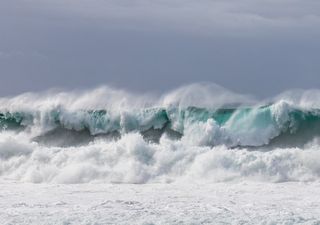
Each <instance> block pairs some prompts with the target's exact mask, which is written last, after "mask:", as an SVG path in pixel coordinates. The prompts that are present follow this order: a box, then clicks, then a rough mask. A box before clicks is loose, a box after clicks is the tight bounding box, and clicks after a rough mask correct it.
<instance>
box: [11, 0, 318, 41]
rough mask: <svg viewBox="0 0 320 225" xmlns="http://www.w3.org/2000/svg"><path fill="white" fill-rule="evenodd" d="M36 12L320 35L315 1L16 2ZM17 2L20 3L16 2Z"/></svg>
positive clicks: (143, 24) (209, 30)
mask: <svg viewBox="0 0 320 225" xmlns="http://www.w3.org/2000/svg"><path fill="white" fill-rule="evenodd" d="M15 1H16V2H21V1H22V2H23V3H24V5H25V6H29V7H30V8H32V10H42V11H43V10H45V11H46V12H48V13H49V14H50V13H51V14H55V15H60V16H65V17H66V18H73V19H74V18H79V19H82V20H87V21H91V22H94V23H98V24H99V26H105V27H118V28H119V27H120V28H130V29H148V30H150V29H160V30H163V29H167V30H175V31H185V32H191V33H194V34H197V33H198V34H199V33H200V34H215V35H223V34H233V35H234V34H235V33H237V34H239V35H248V34H253V35H256V34H257V33H258V34H259V33H261V34H264V35H265V34H266V33H269V32H272V31H273V32H286V31H288V30H289V31H290V30H291V31H295V30H299V32H300V31H301V30H307V31H309V32H316V33H318V31H317V30H318V29H314V27H317V26H318V27H319V26H320V2H319V1H316V0H267V1H257V0H170V1H169V0H15ZM17 5H19V4H18V3H17Z"/></svg>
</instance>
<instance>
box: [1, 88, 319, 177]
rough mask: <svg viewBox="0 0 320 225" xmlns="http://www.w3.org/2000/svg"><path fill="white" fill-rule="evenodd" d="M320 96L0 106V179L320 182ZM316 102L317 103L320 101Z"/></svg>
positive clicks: (58, 98)
mask: <svg viewBox="0 0 320 225" xmlns="http://www.w3.org/2000/svg"><path fill="white" fill-rule="evenodd" d="M319 93H320V92H319V91H317V90H312V91H311V90H310V91H294V92H286V93H284V94H282V95H280V96H277V97H275V98H273V99H268V100H265V101H257V100H255V99H254V98H252V97H250V96H245V95H239V94H234V93H232V92H230V91H228V90H226V89H224V88H222V87H219V86H217V85H212V84H210V85H209V84H194V85H190V86H187V87H182V88H180V89H177V90H175V91H172V92H170V93H168V94H166V95H163V96H158V97H157V96H156V95H139V94H132V93H127V92H125V91H122V90H117V89H112V88H109V87H101V88H98V89H95V90H92V91H88V92H83V91H82V92H81V91H78V92H54V91H49V92H46V93H41V94H35V93H27V94H23V95H20V96H17V97H12V98H2V99H0V128H1V130H2V131H1V133H0V177H1V178H2V179H13V180H20V181H28V182H56V183H82V182H120V183H122V182H126V183H146V182H173V181H177V180H185V179H187V180H188V179H193V180H194V179H199V180H201V179H203V180H206V181H208V180H212V181H228V180H239V179H240V180H241V179H259V180H266V181H272V182H283V181H311V180H318V179H319V178H320V163H319V160H318V159H319V157H320V151H319V149H318V148H319V146H320V145H319V143H320V142H319V140H320V139H319V136H320V105H319V104H318V102H317V99H320V98H318V97H320V94H319ZM319 102H320V101H319Z"/></svg>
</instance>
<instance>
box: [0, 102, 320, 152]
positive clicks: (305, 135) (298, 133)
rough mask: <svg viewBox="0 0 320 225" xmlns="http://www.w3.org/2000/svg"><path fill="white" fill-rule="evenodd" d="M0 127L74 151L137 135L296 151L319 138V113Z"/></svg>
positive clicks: (1, 121) (46, 114) (66, 114)
mask: <svg viewBox="0 0 320 225" xmlns="http://www.w3.org/2000/svg"><path fill="white" fill-rule="evenodd" d="M0 127H1V129H2V130H3V131H4V132H5V131H10V130H14V131H17V132H29V133H32V134H33V140H34V141H37V142H39V143H43V144H46V145H58V146H77V145H82V144H87V143H89V142H91V141H93V140H95V139H97V138H100V139H106V140H114V139H119V138H120V137H121V136H123V135H124V134H127V133H132V132H133V133H140V134H141V135H142V136H143V137H144V138H145V140H147V141H151V142H155V143H158V142H159V140H160V138H161V137H162V136H163V135H166V136H169V137H171V138H174V139H184V141H186V142H189V143H191V144H193V145H199V146H203V145H204V146H217V145H226V146H229V147H261V146H274V147H301V146H303V145H304V144H306V143H308V142H310V141H312V140H313V139H314V138H316V137H318V136H320V110H319V109H314V108H308V109H305V108H304V109H302V108H300V107H296V106H294V105H291V104H289V103H286V102H284V101H279V102H276V103H274V104H269V105H264V106H256V107H253V106H252V107H235V108H218V109H210V108H200V107H193V106H188V107H185V108H178V107H151V108H142V109H132V110H126V111H115V110H106V109H103V110H101V109H98V110H76V111H69V110H67V109H65V108H62V107H56V108H54V109H51V110H47V111H37V110H35V111H4V112H1V113H0Z"/></svg>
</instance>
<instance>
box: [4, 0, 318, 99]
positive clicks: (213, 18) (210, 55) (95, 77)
mask: <svg viewBox="0 0 320 225" xmlns="http://www.w3.org/2000/svg"><path fill="white" fill-rule="evenodd" d="M319 38H320V1H319V0H162V1H160V0H1V1H0V76H1V83H0V95H2V96H3V95H12V94H18V93H21V92H25V91H38V90H44V89H47V88H50V87H64V88H88V87H89V88H90V87H94V86H97V85H101V84H111V85H114V86H119V87H122V88H127V89H131V90H136V91H142V92H144V91H166V90H168V89H172V88H175V87H177V86H180V85H183V84H187V83H192V82H202V81H208V82H214V83H217V84H220V85H222V86H224V87H226V88H229V89H232V90H234V91H238V92H242V93H251V94H254V95H257V96H261V97H266V96H270V95H274V94H277V93H279V92H281V91H284V90H286V89H292V88H317V87H320V41H319V40H320V39H319Z"/></svg>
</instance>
